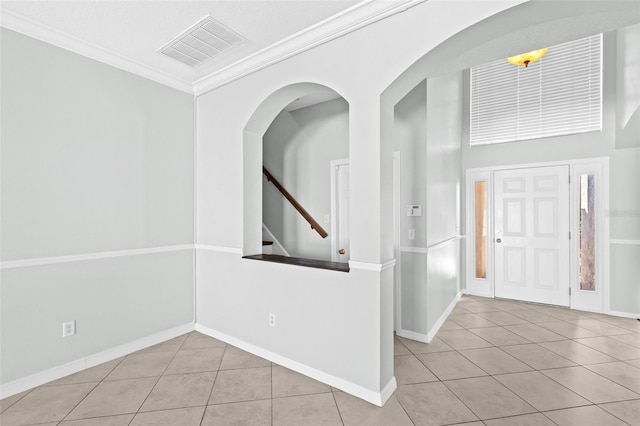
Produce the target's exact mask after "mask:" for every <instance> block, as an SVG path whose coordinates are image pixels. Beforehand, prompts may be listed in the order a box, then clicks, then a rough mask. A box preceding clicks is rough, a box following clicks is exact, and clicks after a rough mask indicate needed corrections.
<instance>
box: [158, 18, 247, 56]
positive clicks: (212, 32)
mask: <svg viewBox="0 0 640 426" xmlns="http://www.w3.org/2000/svg"><path fill="white" fill-rule="evenodd" d="M242 41H244V38H242V37H241V36H239V35H238V34H237V33H235V32H234V31H232V30H231V29H230V28H229V27H226V26H225V25H222V24H221V23H220V22H218V21H216V20H215V19H213V18H212V17H211V15H207V16H205V17H204V18H202V19H201V20H200V21H198V22H197V23H196V24H194V25H192V26H191V27H189V28H188V29H187V30H185V31H183V32H182V33H181V34H180V35H178V36H177V37H175V38H174V39H173V40H171V41H170V42H169V43H167V44H165V45H164V46H162V47H161V48H159V49H158V50H157V51H156V52H158V53H161V54H163V55H166V56H169V57H170V58H172V59H175V60H177V61H180V62H182V63H183V64H186V65H189V66H190V67H192V68H195V67H197V66H198V65H200V64H202V63H203V62H206V61H208V60H209V59H211V58H213V57H214V56H216V55H219V54H220V53H222V52H224V51H225V50H227V49H229V48H231V47H233V46H235V45H237V44H239V43H241V42H242Z"/></svg>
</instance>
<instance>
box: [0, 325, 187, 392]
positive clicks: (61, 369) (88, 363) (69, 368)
mask: <svg viewBox="0 0 640 426" xmlns="http://www.w3.org/2000/svg"><path fill="white" fill-rule="evenodd" d="M194 329H195V324H194V323H193V322H190V323H186V324H183V325H179V326H177V327H173V328H170V329H168V330H164V331H161V332H158V333H154V334H152V335H150V336H146V337H143V338H141V339H137V340H134V341H132V342H129V343H125V344H123V345H120V346H116V347H115V348H111V349H107V350H104V351H101V352H98V353H95V354H92V355H89V356H86V357H83V358H80V359H77V360H75V361H71V362H68V363H66V364H62V365H59V366H57V367H52V368H49V369H47V370H44V371H40V372H38V373H34V374H31V375H29V376H26V377H23V378H21V379H17V380H14V381H11V382H8V383H5V384H2V385H0V399H2V398H6V397H9V396H12V395H15V394H17V393H20V392H24V391H26V390H29V389H31V388H34V387H36V386H40V385H44V384H45V383H48V382H51V381H52V380H57V379H60V378H62V377H65V376H68V375H69V374H73V373H77V372H79V371H82V370H86V369H87V368H91V367H95V366H96V365H98V364H102V363H103V362H107V361H111V360H113V359H116V358H120V357H121V356H124V355H128V354H130V353H133V352H136V351H139V350H141V349H144V348H147V347H149V346H153V345H156V344H158V343H162V342H164V341H165V340H169V339H173V338H174V337H178V336H181V335H183V334H185V333H189V332H191V331H193V330H194Z"/></svg>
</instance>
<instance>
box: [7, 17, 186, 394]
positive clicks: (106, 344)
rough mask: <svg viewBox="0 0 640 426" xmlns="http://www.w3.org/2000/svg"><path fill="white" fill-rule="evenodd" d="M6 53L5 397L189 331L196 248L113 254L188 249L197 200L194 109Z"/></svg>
mask: <svg viewBox="0 0 640 426" xmlns="http://www.w3.org/2000/svg"><path fill="white" fill-rule="evenodd" d="M1 42H2V69H1V72H2V75H1V78H2V84H1V86H2V89H1V90H2V93H1V95H2V134H1V136H2V229H1V230H2V271H1V273H2V275H1V278H2V287H1V289H0V292H1V294H0V299H1V303H2V305H1V323H2V337H1V343H2V349H1V357H2V368H1V369H0V371H1V373H0V374H1V376H0V382H1V383H2V384H3V385H4V384H6V383H8V382H11V381H15V380H18V379H21V378H23V377H25V376H27V375H30V374H35V373H39V372H41V371H43V370H46V369H49V368H53V367H56V366H59V365H61V364H64V363H67V362H70V361H74V360H77V359H80V358H83V357H86V356H88V355H91V354H94V353H97V352H100V351H104V350H107V349H110V348H113V347H115V346H118V345H123V344H126V343H128V342H131V341H133V340H136V339H140V338H143V337H146V336H149V335H151V334H154V333H158V332H161V331H164V330H167V329H169V328H172V327H176V326H179V325H182V324H185V323H189V322H191V321H193V315H194V312H193V273H192V269H193V268H192V264H193V253H192V252H193V250H192V249H187V250H184V249H181V250H173V251H167V252H163V253H154V254H151V253H148V254H144V253H145V252H144V250H143V254H139V255H135V256H131V255H127V253H126V252H124V253H122V252H121V251H123V250H132V249H147V248H152V247H165V248H166V247H173V246H179V245H183V244H193V193H194V187H193V98H192V97H191V96H189V95H187V94H184V93H182V92H179V91H177V90H174V89H170V88H167V87H165V86H162V85H159V84H157V83H153V82H151V81H148V80H145V79H143V78H140V77H137V76H134V75H132V74H129V73H127V72H124V71H121V70H118V69H116V68H113V67H110V66H107V65H104V64H101V63H98V62H95V61H93V60H90V59H87V58H85V57H82V56H79V55H76V54H74V53H70V52H68V51H65V50H62V49H59V48H56V47H53V46H51V45H48V44H45V43H43V42H40V41H37V40H34V39H31V38H28V37H25V36H22V35H19V34H17V33H14V32H12V31H8V30H5V29H2V41H1ZM178 248H179V247H178ZM102 252H117V253H115V254H113V255H115V256H117V257H111V258H108V259H100V260H86V255H88V254H92V253H102ZM72 255H73V256H78V258H77V259H79V260H77V261H74V262H71V263H61V262H60V261H61V260H65V259H66V258H60V257H59V256H72ZM83 259H84V260H83ZM20 261H25V262H22V263H21V262H20ZM43 261H45V263H50V264H47V265H42V264H41V263H42V262H43ZM17 266H20V267H17ZM74 319H75V320H76V321H77V334H76V335H75V336H71V337H66V338H64V339H63V338H62V332H61V329H62V322H63V321H69V320H74Z"/></svg>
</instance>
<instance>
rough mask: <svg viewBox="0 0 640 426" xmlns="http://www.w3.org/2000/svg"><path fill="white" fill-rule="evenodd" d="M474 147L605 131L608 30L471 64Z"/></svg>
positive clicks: (471, 138) (471, 125) (471, 121)
mask: <svg viewBox="0 0 640 426" xmlns="http://www.w3.org/2000/svg"><path fill="white" fill-rule="evenodd" d="M470 123H471V124H470V140H471V145H484V144H492V143H501V142H513V141H520V140H527V139H537V138H545V137H552V136H561V135H569V134H576V133H583V132H592V131H601V130H602V34H598V35H594V36H591V37H587V38H583V39H580V40H575V41H571V42H568V43H563V44H559V45H556V46H551V47H549V51H548V53H547V54H546V55H545V56H543V57H542V58H541V59H540V60H539V61H537V62H534V63H532V64H530V65H529V66H528V67H522V66H515V65H511V64H510V63H509V62H507V60H506V58H505V59H500V60H498V61H494V62H490V63H487V64H484V65H480V66H477V67H473V68H471V120H470Z"/></svg>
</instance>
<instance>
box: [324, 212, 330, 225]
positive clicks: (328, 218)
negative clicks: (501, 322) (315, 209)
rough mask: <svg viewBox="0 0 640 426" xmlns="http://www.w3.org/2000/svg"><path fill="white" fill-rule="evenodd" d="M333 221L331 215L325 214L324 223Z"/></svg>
mask: <svg viewBox="0 0 640 426" xmlns="http://www.w3.org/2000/svg"><path fill="white" fill-rule="evenodd" d="M329 222H331V217H330V216H329V215H328V214H325V215H324V223H329Z"/></svg>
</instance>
